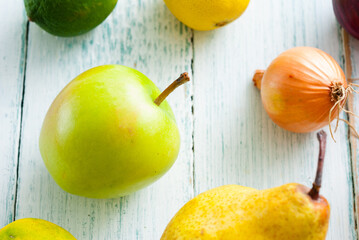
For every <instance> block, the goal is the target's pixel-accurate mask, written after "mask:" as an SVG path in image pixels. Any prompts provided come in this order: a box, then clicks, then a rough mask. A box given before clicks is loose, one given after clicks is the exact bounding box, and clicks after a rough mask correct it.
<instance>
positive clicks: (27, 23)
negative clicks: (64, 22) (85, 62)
mask: <svg viewBox="0 0 359 240" xmlns="http://www.w3.org/2000/svg"><path fill="white" fill-rule="evenodd" d="M29 27H30V21H29V20H27V21H26V28H25V39H24V43H23V49H24V66H23V74H24V75H23V78H22V91H21V96H20V102H21V103H20V116H19V128H20V129H19V139H18V148H17V156H16V175H15V193H14V206H13V216H12V221H15V220H16V208H17V190H18V187H19V166H20V164H19V161H20V154H21V137H22V125H23V122H22V120H23V114H24V99H25V82H26V68H27V52H28V43H29Z"/></svg>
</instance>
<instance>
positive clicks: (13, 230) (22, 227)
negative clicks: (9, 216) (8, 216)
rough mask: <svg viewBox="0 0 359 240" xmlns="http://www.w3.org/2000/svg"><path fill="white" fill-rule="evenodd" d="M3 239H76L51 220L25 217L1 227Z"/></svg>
mask: <svg viewBox="0 0 359 240" xmlns="http://www.w3.org/2000/svg"><path fill="white" fill-rule="evenodd" d="M0 239H1V240H14V239H15V240H76V238H74V236H72V235H71V234H70V233H69V232H68V231H66V230H65V229H63V228H61V227H59V226H57V225H56V224H53V223H51V222H48V221H45V220H41V219H36V218H24V219H19V220H17V221H15V222H12V223H10V224H9V225H7V226H5V227H4V228H2V229H0Z"/></svg>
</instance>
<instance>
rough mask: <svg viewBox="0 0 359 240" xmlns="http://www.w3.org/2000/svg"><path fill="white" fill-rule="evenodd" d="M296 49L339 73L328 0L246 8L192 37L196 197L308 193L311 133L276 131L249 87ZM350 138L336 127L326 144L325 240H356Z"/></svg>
mask: <svg viewBox="0 0 359 240" xmlns="http://www.w3.org/2000/svg"><path fill="white" fill-rule="evenodd" d="M294 46H313V47H318V48H320V49H322V50H324V51H326V52H328V53H329V54H331V55H332V56H333V57H334V58H335V59H336V60H337V61H339V63H341V64H342V65H343V61H342V59H343V50H342V47H341V46H342V43H341V35H340V31H339V30H338V26H337V23H336V20H335V16H334V13H333V10H332V5H331V1H330V0H317V1H312V0H304V1H287V0H278V1H274V0H273V1H268V0H256V1H251V3H250V6H249V8H248V9H247V11H246V12H245V13H244V15H243V16H242V17H241V18H240V19H239V20H237V21H236V22H235V23H233V24H230V25H228V26H227V27H225V28H223V29H220V30H217V31H213V32H195V35H194V49H195V51H194V79H195V81H194V89H193V91H194V117H195V123H194V144H195V145H194V163H195V164H194V166H195V167H194V169H195V194H198V193H200V192H203V191H205V190H208V189H210V188H213V187H216V186H220V185H224V184H240V185H244V186H249V187H254V188H258V189H265V188H270V187H275V186H279V185H282V184H284V183H289V182H299V183H302V184H305V185H307V186H311V184H312V181H313V178H314V174H315V169H316V164H317V158H318V142H317V139H316V136H315V133H312V134H295V133H290V132H287V131H285V130H283V129H281V128H279V127H278V126H276V125H275V124H274V123H273V122H272V121H271V120H270V119H269V117H268V116H267V114H266V112H265V111H264V109H263V107H262V104H261V99H260V93H259V92H258V91H257V89H256V88H255V87H254V86H253V84H252V81H251V78H252V76H253V73H254V71H255V70H256V69H265V68H266V66H268V65H269V64H270V62H271V61H272V60H273V59H274V58H275V57H276V56H277V55H278V54H279V53H281V52H282V51H284V50H286V49H288V48H291V47H294ZM343 117H345V116H343ZM326 130H327V131H328V129H326ZM347 133H348V129H347V127H346V126H344V125H340V128H339V130H338V132H337V134H336V135H335V136H336V139H337V143H336V144H335V143H334V142H333V140H331V139H328V148H327V155H326V156H327V157H326V163H325V169H324V179H323V189H322V194H323V195H324V196H326V198H327V199H328V201H329V202H330V204H331V219H330V227H329V232H328V237H327V239H332V240H338V239H356V232H355V221H354V213H353V185H352V174H351V165H350V148H349V144H348V141H347V139H348V134H347Z"/></svg>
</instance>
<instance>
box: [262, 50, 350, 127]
mask: <svg viewBox="0 0 359 240" xmlns="http://www.w3.org/2000/svg"><path fill="white" fill-rule="evenodd" d="M334 83H339V84H342V85H343V86H344V88H345V89H346V88H347V82H346V80H345V75H344V72H343V70H342V69H341V68H340V66H339V65H338V63H337V62H336V61H335V60H334V59H333V58H332V57H331V56H330V55H328V54H327V53H325V52H323V51H321V50H319V49H316V48H311V47H296V48H292V49H289V50H287V51H285V52H284V53H282V54H281V55H279V56H278V57H277V58H276V59H275V60H274V61H273V62H272V63H271V64H270V66H269V67H268V68H267V70H266V71H265V72H264V75H263V78H262V79H261V83H260V85H261V86H260V89H261V97H262V103H263V106H264V108H265V110H266V111H267V113H268V115H269V117H270V118H271V119H272V120H273V121H274V122H275V123H276V124H277V125H279V126H280V127H282V128H284V129H286V130H289V131H292V132H299V133H305V132H312V131H316V130H318V129H320V128H322V127H324V126H326V125H328V124H329V112H330V110H331V108H332V107H333V106H334V104H335V101H332V95H331V93H332V86H333V84H334ZM344 103H345V100H344V101H342V102H341V103H340V104H341V105H342V106H343V105H344ZM338 111H339V109H338V107H336V108H335V109H334V110H333V111H332V116H333V117H332V119H334V118H335V117H336V116H337V114H338Z"/></svg>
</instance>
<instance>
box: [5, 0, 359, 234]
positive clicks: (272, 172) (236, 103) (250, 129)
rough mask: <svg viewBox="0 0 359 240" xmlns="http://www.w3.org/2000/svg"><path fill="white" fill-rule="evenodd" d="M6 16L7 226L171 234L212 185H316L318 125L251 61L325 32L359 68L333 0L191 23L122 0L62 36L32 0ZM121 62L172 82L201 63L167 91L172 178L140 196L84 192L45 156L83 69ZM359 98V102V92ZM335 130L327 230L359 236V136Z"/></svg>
mask: <svg viewBox="0 0 359 240" xmlns="http://www.w3.org/2000/svg"><path fill="white" fill-rule="evenodd" d="M0 16H1V18H2V19H1V21H0V228H1V227H3V226H5V225H6V224H8V223H10V222H12V221H13V220H15V219H19V218H25V217H35V218H42V219H46V220H49V221H51V222H54V223H56V224H58V225H60V226H62V227H64V228H65V229H67V230H69V231H70V232H71V233H72V234H73V235H74V236H75V237H76V238H77V239H79V240H82V239H83V240H87V239H94V240H102V239H104V240H112V239H131V240H132V239H159V238H160V236H161V234H162V232H163V230H164V228H165V226H166V225H167V223H168V221H169V220H170V219H171V218H172V216H173V215H174V214H175V213H176V212H177V211H178V209H179V208H180V207H181V206H182V205H183V204H184V203H186V202H187V201H188V200H189V199H191V198H192V197H194V196H195V195H197V194H199V193H200V192H203V191H205V190H208V189H210V188H213V187H216V186H220V185H223V184H240V185H245V186H250V187H254V188H259V189H264V188H270V187H274V186H278V185H281V184H284V183H289V182H299V183H302V184H306V185H308V186H310V185H311V182H312V180H313V178H314V173H315V167H316V164H317V162H316V161H317V155H318V143H317V140H316V137H315V133H312V134H294V133H290V132H287V131H285V130H283V129H281V128H279V127H278V126H276V125H275V124H274V123H273V122H272V121H271V120H270V119H269V117H268V116H267V114H266V113H265V111H264V110H263V107H262V104H261V100H260V94H259V92H258V91H257V89H256V88H255V87H254V86H253V85H252V82H251V77H252V74H253V72H254V70H256V69H258V68H259V69H260V68H262V69H264V68H265V67H266V66H267V65H268V64H269V63H270V61H271V60H272V59H273V58H275V57H276V56H277V55H278V54H279V53H281V52H282V51H284V50H286V49H288V48H291V47H294V46H313V47H318V48H320V49H322V50H324V51H326V52H328V53H329V54H331V55H332V56H333V57H334V58H335V59H336V60H337V61H338V62H339V63H340V64H341V65H342V67H343V68H345V69H346V71H347V72H346V73H347V75H348V76H352V77H359V67H356V65H358V64H359V41H357V40H354V39H352V38H347V36H346V37H345V38H343V37H342V30H341V28H340V26H339V25H338V24H337V22H336V20H335V16H334V13H333V10H332V5H331V0H315V1H313V0H300V1H299V0H252V1H251V3H250V6H249V7H248V9H247V11H246V12H245V13H244V15H243V16H242V17H241V18H240V19H239V20H237V21H236V22H235V23H232V24H230V25H228V26H227V27H225V28H222V29H218V30H216V31H211V32H197V31H192V30H191V29H189V28H187V27H185V26H184V25H183V24H181V23H180V22H179V21H177V20H176V18H175V17H173V15H172V14H171V13H170V12H169V10H168V9H167V8H166V6H165V4H164V3H163V1H162V0H138V1H134V0H119V3H118V5H117V7H116V9H115V11H114V12H113V13H112V14H111V15H110V17H109V18H108V19H107V20H106V21H105V22H104V23H103V24H102V25H100V26H99V27H98V28H96V29H95V30H94V31H92V32H90V33H88V34H85V35H83V36H80V37H75V38H57V37H54V36H51V35H49V34H47V33H46V32H44V31H42V30H41V29H40V28H39V27H37V26H36V25H35V24H33V23H28V21H27V18H26V14H25V11H24V6H23V2H22V0H10V1H9V0H8V1H6V0H1V1H0ZM345 52H346V53H347V54H346V55H345ZM114 63H116V64H123V65H127V66H130V67H135V68H136V69H138V70H139V71H141V72H143V73H144V74H145V75H147V76H148V77H149V78H150V79H152V80H153V81H154V82H155V83H156V84H157V85H158V86H159V87H160V88H161V89H164V88H165V87H166V86H167V85H168V84H169V83H170V82H172V80H173V79H174V78H175V77H177V76H178V75H179V74H180V73H181V72H183V71H188V72H189V73H190V74H191V75H192V81H191V82H190V83H189V84H187V85H185V86H184V87H183V88H180V89H178V90H177V91H176V92H175V93H174V94H173V95H171V96H170V97H169V99H168V101H169V102H170V104H171V106H172V108H173V110H174V113H175V115H176V118H177V122H178V125H179V128H180V131H181V136H182V146H181V151H180V155H179V157H178V159H177V162H176V163H175V165H174V166H173V167H172V169H171V170H170V171H169V172H168V173H167V174H166V175H165V176H164V177H163V178H162V179H160V180H159V181H157V182H156V183H155V184H153V185H151V186H150V187H148V188H146V189H144V190H141V191H139V192H136V193H134V194H132V195H130V196H127V197H123V198H120V199H110V200H94V199H86V198H82V197H77V196H73V195H70V194H68V193H66V192H64V191H62V190H61V189H60V187H58V186H57V185H56V183H55V182H54V181H53V179H52V178H51V176H50V175H49V173H48V172H47V170H46V168H45V166H44V164H43V161H42V159H41V157H40V153H39V146H38V138H39V132H40V128H41V124H42V121H43V119H44V116H45V113H46V111H47V109H48V107H49V105H50V104H51V102H52V100H53V99H54V97H55V96H56V95H57V94H58V92H59V91H60V90H61V89H62V88H63V87H64V86H65V85H66V84H67V83H68V82H69V81H70V80H71V79H73V78H74V77H75V76H77V75H78V74H80V73H81V72H83V71H85V70H87V69H89V68H91V67H94V66H97V65H102V64H114ZM358 66H359V65H358ZM349 106H350V108H351V109H354V110H355V111H356V112H357V113H358V112H359V97H351V98H350V99H349ZM343 117H344V118H347V116H346V115H344V114H343ZM351 121H352V122H354V119H351ZM356 127H357V129H359V124H357V125H356ZM336 138H337V143H334V142H333V140H331V139H328V140H329V143H328V149H327V158H326V164H325V170H324V171H325V172H324V180H323V181H324V183H323V189H322V193H323V195H324V196H326V198H327V199H328V200H329V202H330V204H331V209H332V210H331V219H330V227H329V232H328V237H327V239H331V240H347V239H357V232H356V226H357V223H356V219H357V216H358V212H355V209H356V210H357V211H358V209H359V207H358V205H356V204H357V203H358V202H359V201H357V202H355V199H357V198H358V197H359V188H358V183H359V182H358V174H359V161H358V156H357V151H358V149H359V146H357V145H358V144H357V139H355V138H353V137H350V132H349V129H348V127H347V126H344V125H340V128H339V131H338V132H337V134H336ZM355 206H356V207H355Z"/></svg>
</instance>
